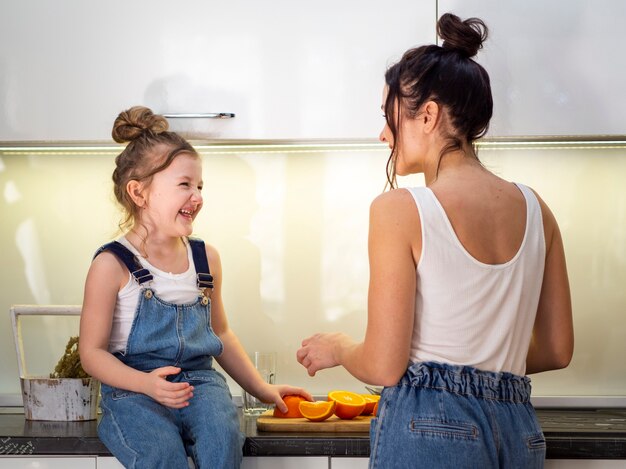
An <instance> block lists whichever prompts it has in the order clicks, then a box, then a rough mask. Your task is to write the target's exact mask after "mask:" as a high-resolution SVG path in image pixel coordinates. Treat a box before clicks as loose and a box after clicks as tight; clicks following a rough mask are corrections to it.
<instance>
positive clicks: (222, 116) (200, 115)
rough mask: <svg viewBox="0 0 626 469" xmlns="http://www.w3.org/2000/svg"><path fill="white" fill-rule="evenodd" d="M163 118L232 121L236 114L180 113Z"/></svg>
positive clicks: (164, 115)
mask: <svg viewBox="0 0 626 469" xmlns="http://www.w3.org/2000/svg"><path fill="white" fill-rule="evenodd" d="M163 117H166V118H168V119H178V118H188V119H232V118H233V117H235V114H234V113H232V112H180V113H168V114H163Z"/></svg>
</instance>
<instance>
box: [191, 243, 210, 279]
mask: <svg viewBox="0 0 626 469" xmlns="http://www.w3.org/2000/svg"><path fill="white" fill-rule="evenodd" d="M189 246H191V254H192V255H193V263H194V265H195V267H196V273H197V278H198V288H200V289H201V290H204V289H205V288H210V289H213V276H212V275H211V271H210V270H209V260H208V259H207V256H206V249H205V247H204V241H202V240H201V239H197V238H189Z"/></svg>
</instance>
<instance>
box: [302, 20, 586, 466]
mask: <svg viewBox="0 0 626 469" xmlns="http://www.w3.org/2000/svg"><path fill="white" fill-rule="evenodd" d="M438 33H439V35H440V36H441V38H442V39H443V43H442V46H437V45H427V46H422V47H419V48H416V49H411V50H409V51H407V52H406V53H405V54H404V56H403V57H402V59H401V60H400V62H398V63H397V64H395V65H393V66H392V67H391V68H390V69H389V70H388V71H387V73H386V75H385V79H386V85H387V86H386V87H385V93H384V98H383V106H382V108H383V110H384V112H385V117H386V124H385V127H384V129H383V131H382V132H381V135H380V139H381V140H382V141H383V142H386V143H388V144H389V147H390V148H391V155H390V160H389V164H388V174H387V176H388V180H389V182H390V184H391V186H392V188H393V187H395V175H396V174H400V175H406V174H411V173H423V174H424V179H425V181H426V187H416V188H411V189H409V190H406V189H397V190H391V191H389V192H386V193H384V194H382V195H380V196H379V197H378V198H377V199H376V200H374V202H372V206H371V210H370V234H369V255H370V286H369V297H368V321H367V330H366V334H365V340H364V341H363V342H362V343H356V342H354V341H352V339H350V338H349V337H347V336H346V335H344V334H318V335H315V336H313V337H310V338H308V339H305V340H304V341H303V342H302V348H301V349H300V350H299V351H298V353H297V355H298V360H299V361H300V363H302V365H304V366H305V367H306V368H307V370H308V372H309V374H311V375H314V374H315V373H316V372H317V371H319V370H322V369H324V368H328V367H332V366H336V365H343V366H344V367H345V368H346V369H347V370H348V371H349V372H351V373H352V374H353V375H354V376H356V377H357V378H359V379H361V380H362V381H365V382H368V383H370V384H378V385H384V386H386V387H385V388H384V390H383V392H382V397H381V400H380V403H379V407H378V414H377V418H376V419H374V420H373V422H372V426H371V431H370V436H371V438H370V442H371V454H370V467H371V468H377V467H381V468H388V467H389V468H395V467H418V466H419V467H436V468H457V467H477V468H483V467H484V468H487V467H488V468H498V467H501V468H525V469H528V468H539V467H542V466H543V460H544V457H545V450H546V446H545V440H544V438H543V435H542V432H541V427H540V426H539V423H538V421H537V418H536V417H535V413H534V410H533V407H532V405H531V404H530V380H529V379H528V378H527V377H526V376H524V375H525V374H527V373H537V372H540V371H545V370H552V369H557V368H563V367H565V366H567V365H568V363H569V361H570V359H571V357H572V352H573V343H574V335H573V326H572V309H571V301H570V293H569V284H568V279H567V270H566V266H565V255H564V250H563V242H562V240H561V235H560V233H559V228H558V226H557V223H556V220H555V219H554V216H553V215H552V213H551V212H550V209H549V208H548V207H547V206H546V204H545V203H544V202H543V201H542V200H541V199H540V198H539V197H538V196H537V195H536V194H535V193H534V191H533V190H531V189H530V188H528V187H526V186H524V185H522V184H514V183H511V182H508V181H505V180H503V179H501V178H499V177H497V176H496V175H494V174H493V173H491V172H489V171H488V170H487V169H486V168H485V167H484V166H482V164H481V163H480V161H479V160H478V158H477V156H476V152H475V147H474V142H475V141H476V139H478V138H480V137H481V136H483V135H484V133H485V132H486V131H487V127H488V125H489V120H490V119H491V114H492V97H491V88H490V85H489V76H488V75H487V72H486V71H485V70H484V69H483V68H482V67H481V66H480V65H479V64H477V63H476V62H475V61H474V60H472V57H473V56H474V55H475V54H476V53H477V52H478V49H480V48H481V47H482V43H483V41H484V40H485V38H486V37H487V29H486V27H485V25H484V23H483V22H482V21H481V20H479V19H476V18H471V19H469V20H466V21H461V20H460V19H459V18H458V17H457V16H454V15H452V14H444V15H442V17H441V18H440V20H439V23H438ZM538 111H539V110H538Z"/></svg>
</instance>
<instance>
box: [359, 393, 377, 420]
mask: <svg viewBox="0 0 626 469" xmlns="http://www.w3.org/2000/svg"><path fill="white" fill-rule="evenodd" d="M361 396H363V399H365V409H363V412H361V415H371V414H372V413H373V412H374V406H376V404H377V403H378V401H380V396H377V395H375V394H361Z"/></svg>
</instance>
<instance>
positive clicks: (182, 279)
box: [109, 236, 200, 353]
mask: <svg viewBox="0 0 626 469" xmlns="http://www.w3.org/2000/svg"><path fill="white" fill-rule="evenodd" d="M183 239H184V241H185V245H186V246H187V257H188V260H189V268H188V269H187V271H185V272H183V273H182V274H172V273H168V272H163V271H162V270H159V269H157V268H156V267H154V266H153V265H152V264H150V263H149V262H148V261H147V260H146V259H145V258H143V257H141V255H140V254H139V252H138V251H137V250H136V249H135V247H134V246H133V245H132V244H130V243H129V242H128V240H127V239H126V238H125V237H123V236H122V237H121V238H119V239H117V241H118V242H119V243H121V244H122V245H123V246H124V247H126V248H128V249H129V250H130V251H131V252H132V253H133V254H134V255H135V256H136V257H137V259H138V260H139V262H140V264H141V265H142V267H144V268H145V269H148V270H149V271H150V273H151V274H152V276H153V279H152V281H151V282H150V283H149V286H150V288H151V289H152V290H153V291H154V293H155V294H156V296H158V297H159V298H160V299H161V300H163V301H165V302H167V303H172V304H189V303H193V302H194V301H196V299H197V298H198V295H199V294H200V290H199V289H198V286H197V278H196V269H195V266H194V263H193V254H192V252H191V246H190V245H189V242H188V241H187V240H186V239H185V238H183ZM146 285H147V284H145V283H144V287H145V286H146ZM140 293H141V287H140V286H139V284H138V283H137V282H136V281H135V279H134V278H133V276H132V275H131V274H130V272H129V273H128V283H126V285H124V288H122V289H121V290H120V291H119V292H118V294H117V303H116V304H115V312H114V313H113V324H112V328H111V337H110V339H109V352H111V353H115V352H120V351H124V350H125V349H126V343H127V341H128V335H129V334H130V329H131V326H132V325H133V321H134V319H135V313H136V312H137V305H138V303H139V295H140Z"/></svg>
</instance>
